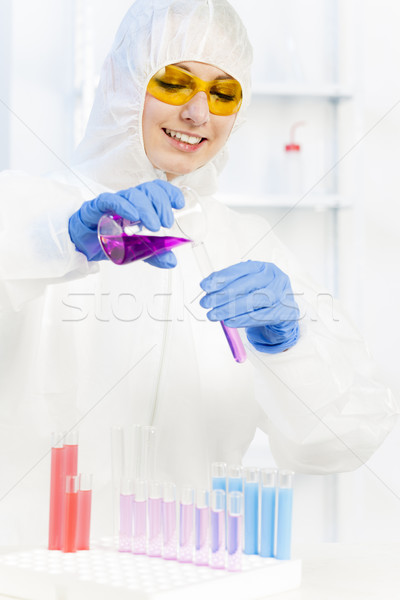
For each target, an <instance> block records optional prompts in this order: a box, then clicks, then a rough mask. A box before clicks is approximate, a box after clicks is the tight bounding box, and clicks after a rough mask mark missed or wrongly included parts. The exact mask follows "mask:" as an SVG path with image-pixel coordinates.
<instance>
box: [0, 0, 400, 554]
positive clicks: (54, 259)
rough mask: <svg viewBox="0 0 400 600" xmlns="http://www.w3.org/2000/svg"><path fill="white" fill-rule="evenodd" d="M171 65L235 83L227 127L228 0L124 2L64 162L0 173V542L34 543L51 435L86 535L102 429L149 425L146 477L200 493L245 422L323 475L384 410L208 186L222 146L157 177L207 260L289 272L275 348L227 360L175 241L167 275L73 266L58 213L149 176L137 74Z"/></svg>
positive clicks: (279, 256) (390, 410)
mask: <svg viewBox="0 0 400 600" xmlns="http://www.w3.org/2000/svg"><path fill="white" fill-rule="evenodd" d="M183 60H189V61H201V62H206V63H209V64H212V65H215V66H217V67H218V68H220V69H222V70H224V71H226V72H227V73H229V74H230V75H232V76H233V77H235V78H236V79H238V80H239V82H240V83H241V85H242V89H243V95H244V98H243V108H242V109H241V112H240V113H239V116H238V119H237V122H239V121H240V120H241V118H242V116H241V114H242V112H243V110H245V108H246V106H247V104H248V102H249V94H250V83H249V78H250V62H251V48H250V46H249V43H248V41H247V36H246V33H245V31H244V29H243V26H242V24H241V22H240V20H239V18H238V17H237V15H236V13H235V12H234V11H233V10H232V8H231V7H230V6H229V4H228V3H227V2H226V1H225V0H138V2H136V3H135V4H134V5H133V6H132V8H131V9H130V10H129V12H128V13H127V15H126V17H125V19H124V20H123V22H122V24H121V26H120V29H119V31H118V33H117V36H116V39H115V42H114V45H113V48H112V50H111V52H110V54H109V55H108V57H107V58H106V61H105V64H104V67H103V70H102V73H101V78H100V83H99V87H98V91H97V95H96V99H95V103H94V107H93V110H92V114H91V117H90V120H89V124H88V128H87V132H86V135H85V138H84V140H83V142H82V144H81V145H80V147H79V148H78V152H77V159H76V164H75V166H74V169H73V171H74V172H72V171H71V172H69V171H65V172H63V173H60V174H57V175H56V176H53V177H48V178H36V177H31V176H27V175H24V174H20V173H15V172H6V173H4V174H2V175H1V176H0V202H1V213H0V217H1V222H0V226H1V241H0V275H1V293H0V299H1V305H2V312H1V327H2V331H1V340H2V343H1V349H2V356H1V361H0V369H1V379H0V399H1V403H0V407H1V409H0V410H1V418H0V446H1V451H0V453H1V469H0V472H1V478H0V498H1V501H0V539H1V540H2V544H5V543H8V544H13V543H21V542H30V543H36V544H37V543H40V542H43V541H45V540H46V535H47V519H48V495H49V472H50V458H49V455H48V451H49V448H50V434H51V432H52V431H60V430H68V429H70V428H71V427H73V426H77V428H78V429H79V431H80V464H79V470H80V471H85V472H93V473H94V481H95V491H94V500H93V533H94V535H99V534H107V533H109V532H110V531H111V528H112V523H111V521H112V519H111V508H110V504H109V503H108V502H109V500H110V496H111V493H110V462H111V461H110V443H109V440H110V427H111V426H112V425H129V424H133V423H141V424H153V425H154V426H156V427H157V428H158V431H159V452H158V461H157V468H158V474H159V477H160V478H161V479H168V480H172V481H176V482H178V483H182V482H187V483H191V484H193V485H196V486H200V485H201V486H206V485H207V484H208V468H209V465H210V463H211V462H212V461H226V462H228V463H239V462H240V461H241V458H242V456H243V454H244V452H245V451H246V449H247V448H248V446H249V444H250V442H251V440H252V438H253V436H254V433H255V429H256V427H260V428H262V429H263V430H264V431H266V432H267V433H268V435H269V441H270V446H271V450H272V453H273V455H274V457H275V460H276V462H277V464H278V465H279V466H280V467H285V468H291V469H294V470H295V471H300V472H305V473H330V472H334V471H346V470H351V469H354V468H357V467H358V466H359V465H360V464H362V463H363V462H364V461H365V460H367V459H368V457H369V456H371V454H372V453H373V452H374V450H375V449H376V448H377V447H378V446H379V445H380V444H381V442H382V441H383V440H384V438H385V436H386V434H387V433H388V432H389V431H390V429H391V428H392V426H393V425H394V422H395V420H396V415H397V413H398V408H397V406H396V403H395V401H394V400H393V398H392V396H391V394H390V391H389V390H388V389H387V388H386V387H385V385H383V384H382V383H381V382H380V381H379V379H378V378H377V377H376V373H375V368H374V365H373V362H372V361H371V358H370V355H369V353H368V351H367V349H366V348H365V345H364V343H363V341H362V339H361V338H360V336H359V335H358V333H357V331H356V330H355V329H354V328H353V326H352V325H351V324H350V323H349V321H348V320H347V318H346V316H345V315H344V314H343V312H342V311H341V310H340V308H339V307H337V306H336V305H335V306H334V308H333V311H332V306H331V303H330V302H328V303H327V306H326V307H325V308H324V307H323V306H320V307H319V309H320V310H319V312H317V310H316V305H317V297H318V294H320V293H321V292H323V290H321V289H320V288H319V287H317V286H315V285H313V284H312V283H311V282H310V281H309V279H308V278H307V276H306V275H305V274H304V272H303V270H302V268H301V267H300V266H299V265H298V264H296V262H295V260H294V259H293V257H292V256H291V255H290V253H289V252H288V251H287V250H286V249H285V248H284V247H283V246H282V244H281V243H280V242H279V240H278V239H277V238H276V236H275V235H274V233H273V232H272V231H271V230H270V227H269V225H268V223H267V222H266V221H265V220H263V219H261V218H259V217H257V216H251V215H249V216H245V215H243V214H238V213H236V212H235V211H232V210H230V209H228V208H227V207H226V206H224V205H222V204H220V203H218V202H217V201H216V200H215V199H214V198H213V197H212V196H213V194H214V193H215V191H216V182H217V175H218V172H219V171H220V169H221V168H222V166H223V164H224V161H225V151H222V152H221V153H220V154H219V155H218V156H217V157H215V158H214V159H213V160H212V161H211V162H210V163H209V164H207V165H205V166H204V167H202V168H200V169H198V170H197V171H196V172H194V173H192V174H189V175H185V176H182V177H178V178H176V179H175V180H174V181H173V183H174V184H176V185H178V186H182V185H189V186H190V187H192V188H193V189H195V190H196V192H197V193H198V194H199V195H200V196H201V198H202V201H203V203H204V206H205V210H206V213H207V220H208V224H209V228H208V233H207V237H206V240H205V245H206V248H207V250H208V253H209V255H210V257H211V261H212V263H213V267H214V269H215V270H217V269H221V268H223V267H226V266H229V265H231V264H234V263H236V262H238V261H240V260H248V259H254V260H262V261H269V262H274V263H275V264H277V265H278V266H279V267H280V268H281V269H282V270H283V271H284V272H286V273H287V274H288V275H289V276H290V278H291V282H292V288H293V290H294V292H295V293H296V294H298V295H297V296H296V297H297V299H298V300H299V305H300V308H301V314H302V319H301V335H300V339H299V341H298V343H297V344H296V346H294V347H293V348H291V349H290V350H288V351H286V352H283V353H280V354H277V355H271V354H262V353H260V352H257V351H255V350H254V349H252V347H251V346H250V345H249V344H247V352H248V356H249V360H248V361H247V362H246V363H244V364H242V365H239V364H237V363H236V362H235V361H234V360H233V358H232V356H231V353H230V350H229V348H228V345H227V343H226V340H225V338H224V335H223V333H222V330H221V328H220V327H219V325H218V324H217V323H211V322H209V321H208V320H207V319H206V315H205V311H204V310H203V309H202V308H200V306H199V304H198V300H199V298H200V292H201V290H200V287H199V282H200V280H201V279H202V275H201V273H200V272H199V270H198V267H197V264H196V261H195V259H194V256H193V251H192V248H191V247H190V246H189V245H188V246H182V247H181V248H179V249H177V251H176V255H177V258H178V266H177V267H176V268H175V269H172V270H162V269H158V268H155V267H152V266H150V265H148V264H146V263H144V262H138V263H132V264H130V265H125V266H122V267H119V266H116V265H113V264H111V263H109V262H107V261H103V262H100V263H95V264H93V263H88V262H87V260H86V258H85V256H84V255H83V254H80V253H79V252H77V251H76V249H75V247H74V245H73V244H72V242H71V241H70V238H69V235H68V218H69V216H70V215H71V214H72V213H73V212H75V211H76V210H78V209H79V207H80V206H81V204H82V202H83V201H85V200H89V199H92V198H94V197H95V196H97V195H98V194H99V193H101V192H103V191H105V190H112V191H118V190H121V189H126V188H128V187H131V186H135V185H137V184H139V183H141V182H144V181H150V180H153V179H155V178H161V179H165V174H164V173H162V172H160V171H157V170H156V169H154V168H153V166H152V165H151V164H150V162H149V160H148V159H147V157H146V154H145V152H144V147H143V140H142V135H141V115H142V110H143V103H144V97H145V90H146V86H147V82H148V81H149V78H150V77H151V76H152V75H153V74H154V73H155V72H156V71H157V70H158V69H159V68H161V67H162V66H164V65H167V64H170V63H175V62H180V61H183ZM243 177H246V174H245V173H243ZM16 226H17V227H16ZM332 312H333V315H334V317H335V319H333V318H332ZM244 337H245V336H244V335H243V338H244ZM266 466H268V465H267V464H266ZM103 496H104V499H103ZM103 500H104V502H103ZM107 503H108V504H107Z"/></svg>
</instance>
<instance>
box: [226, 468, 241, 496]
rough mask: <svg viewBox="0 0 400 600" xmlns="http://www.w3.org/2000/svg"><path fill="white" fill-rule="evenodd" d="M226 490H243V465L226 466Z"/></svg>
mask: <svg viewBox="0 0 400 600" xmlns="http://www.w3.org/2000/svg"><path fill="white" fill-rule="evenodd" d="M227 491H228V492H243V467H242V466H241V465H229V466H228V490H227Z"/></svg>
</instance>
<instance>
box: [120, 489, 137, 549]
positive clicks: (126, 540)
mask: <svg viewBox="0 0 400 600" xmlns="http://www.w3.org/2000/svg"><path fill="white" fill-rule="evenodd" d="M134 499H135V495H134V484H133V481H132V480H131V479H123V480H122V482H121V493H120V496H119V545H118V550H119V551H120V552H132V535H133V501H134Z"/></svg>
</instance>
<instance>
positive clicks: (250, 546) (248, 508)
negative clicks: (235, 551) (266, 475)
mask: <svg viewBox="0 0 400 600" xmlns="http://www.w3.org/2000/svg"><path fill="white" fill-rule="evenodd" d="M259 481H260V473H259V469H258V468H256V467H246V468H245V469H244V552H245V554H258V495H259Z"/></svg>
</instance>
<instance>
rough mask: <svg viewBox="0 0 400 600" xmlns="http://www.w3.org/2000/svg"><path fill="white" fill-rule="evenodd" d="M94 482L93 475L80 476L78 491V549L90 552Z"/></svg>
mask: <svg viewBox="0 0 400 600" xmlns="http://www.w3.org/2000/svg"><path fill="white" fill-rule="evenodd" d="M92 482H93V475H89V474H86V473H85V474H83V473H81V474H80V475H79V490H78V516H77V526H76V530H77V531H76V549H77V550H89V548H90V516H91V510H92Z"/></svg>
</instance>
